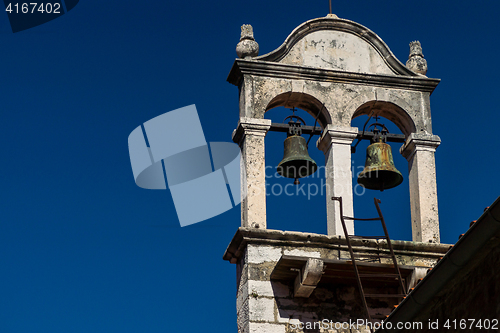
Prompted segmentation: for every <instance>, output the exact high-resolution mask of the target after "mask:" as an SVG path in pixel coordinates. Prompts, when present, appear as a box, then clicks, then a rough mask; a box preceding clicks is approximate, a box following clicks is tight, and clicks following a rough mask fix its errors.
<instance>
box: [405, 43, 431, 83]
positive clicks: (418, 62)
mask: <svg viewBox="0 0 500 333" xmlns="http://www.w3.org/2000/svg"><path fill="white" fill-rule="evenodd" d="M406 67H408V69H410V70H412V71H414V72H415V73H419V74H423V75H425V74H426V73H427V60H425V59H424V55H423V53H422V46H421V45H420V42H419V41H414V42H411V43H410V56H409V57H408V61H407V62H406Z"/></svg>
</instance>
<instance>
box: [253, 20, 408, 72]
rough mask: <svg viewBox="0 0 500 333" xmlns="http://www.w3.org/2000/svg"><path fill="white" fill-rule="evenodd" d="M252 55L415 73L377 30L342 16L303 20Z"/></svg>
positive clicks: (317, 65)
mask: <svg viewBox="0 0 500 333" xmlns="http://www.w3.org/2000/svg"><path fill="white" fill-rule="evenodd" d="M254 59H255V60H261V61H269V62H277V63H282V64H289V65H298V66H307V67H314V68H322V69H334V70H340V71H346V72H352V73H366V74H382V75H404V76H418V74H416V73H414V72H412V71H411V70H409V69H408V68H406V67H405V66H404V65H403V64H402V63H401V62H400V61H399V60H398V59H396V57H395V56H394V54H393V53H392V52H391V51H390V50H389V48H388V47H387V45H386V44H385V43H384V41H383V40H382V39H381V38H380V37H379V36H378V35H377V34H375V33H374V32H372V31H371V30H369V29H368V28H366V27H364V26H362V25H360V24H358V23H355V22H352V21H349V20H344V19H334V18H318V19H313V20H310V21H307V22H305V23H303V24H301V25H300V26H298V27H297V28H296V29H295V30H294V31H293V32H292V33H291V34H290V35H289V36H288V37H287V39H286V40H285V42H284V43H283V44H282V45H281V46H280V47H279V48H277V49H276V50H274V51H272V52H270V53H268V54H265V55H262V56H259V57H256V58H254Z"/></svg>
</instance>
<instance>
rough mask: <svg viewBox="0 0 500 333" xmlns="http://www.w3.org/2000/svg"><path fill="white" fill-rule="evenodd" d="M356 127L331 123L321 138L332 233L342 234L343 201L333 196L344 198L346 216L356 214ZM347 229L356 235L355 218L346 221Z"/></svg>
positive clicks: (328, 220) (328, 213)
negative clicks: (353, 165)
mask: <svg viewBox="0 0 500 333" xmlns="http://www.w3.org/2000/svg"><path fill="white" fill-rule="evenodd" d="M357 134H358V129H357V128H356V127H335V126H332V125H327V127H326V128H325V130H324V131H323V136H322V137H321V138H320V139H319V140H318V144H317V145H318V148H319V149H321V150H322V151H323V153H324V154H325V166H326V169H325V176H326V183H325V186H326V215H327V228H328V235H330V236H332V235H342V236H344V231H343V229H342V223H341V221H340V209H339V202H338V201H334V200H332V197H342V201H343V205H344V207H343V209H344V215H345V216H353V214H354V213H353V200H352V172H351V143H352V141H353V140H354V139H355V138H356V135H357ZM346 225H347V231H348V233H349V234H350V235H353V234H354V223H353V221H346Z"/></svg>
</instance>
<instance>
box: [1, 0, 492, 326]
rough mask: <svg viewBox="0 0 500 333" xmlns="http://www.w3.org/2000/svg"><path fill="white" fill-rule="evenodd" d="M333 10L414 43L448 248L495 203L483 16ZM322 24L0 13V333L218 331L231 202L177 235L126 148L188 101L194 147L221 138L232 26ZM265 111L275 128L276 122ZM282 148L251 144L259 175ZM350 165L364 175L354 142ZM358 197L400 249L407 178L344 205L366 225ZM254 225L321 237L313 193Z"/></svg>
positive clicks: (399, 9) (262, 14) (284, 29)
mask: <svg viewBox="0 0 500 333" xmlns="http://www.w3.org/2000/svg"><path fill="white" fill-rule="evenodd" d="M333 2H334V4H333V7H334V13H336V14H337V15H338V16H339V17H341V18H346V19H350V20H353V21H355V22H358V23H360V24H362V25H364V26H366V27H368V28H369V29H371V30H373V31H374V32H375V33H377V34H378V35H379V36H380V37H381V38H382V39H383V40H384V41H385V42H386V43H387V45H388V46H389V48H390V49H391V50H392V52H393V53H394V54H395V55H396V57H397V58H398V59H400V60H401V61H402V62H403V63H405V62H406V59H407V57H408V52H409V47H408V44H409V42H411V41H413V40H420V41H421V43H422V47H423V52H424V55H425V57H426V59H427V61H428V64H429V71H428V73H427V74H428V76H429V77H433V78H440V79H442V82H441V83H440V84H439V85H438V87H437V89H436V90H435V92H434V94H433V95H432V97H431V108H432V115H433V129H434V133H435V134H437V135H439V136H440V137H441V139H442V145H441V146H440V147H439V148H438V150H437V154H436V163H437V182H438V196H439V209H440V218H441V239H442V242H445V243H454V242H456V240H457V237H458V235H459V234H461V233H463V232H465V231H466V230H467V228H468V224H469V222H470V221H471V220H473V219H476V218H477V217H479V216H480V214H481V213H482V211H483V208H484V207H486V206H488V205H489V204H490V203H491V202H493V201H494V200H495V199H496V197H497V196H498V194H499V193H500V191H499V186H498V185H499V181H498V165H499V163H500V158H499V154H498V147H497V143H498V135H497V129H498V126H499V121H500V116H499V112H498V110H497V109H498V102H497V96H498V92H497V90H498V80H497V81H495V80H496V79H495V77H497V78H498V77H499V76H498V75H499V66H498V64H497V63H498V60H497V59H498V55H499V54H500V48H499V43H498V36H497V31H498V16H499V11H500V10H499V5H498V4H497V3H496V2H493V1H490V2H478V3H474V4H473V3H472V2H470V1H467V2H465V1H420V2H419V3H418V5H416V4H415V3H413V2H408V3H407V2H404V1H355V2H353V1H342V2H341V1H333ZM327 13H328V1H327V0H322V1H314V2H312V1H260V0H256V1H251V2H248V1H247V2H237V1H215V2H214V1H212V2H210V1H197V0H194V1H186V2H181V1H177V2H171V1H130V0H120V1H117V0H109V1H96V0H86V1H81V2H80V3H79V4H78V5H77V6H76V7H75V8H74V9H73V10H72V11H70V12H69V13H68V14H66V15H63V16H62V17H60V18H58V19H56V20H54V21H51V22H49V23H47V24H44V25H41V26H38V27H35V28H33V29H30V30H26V31H24V32H19V33H16V34H13V33H12V32H11V30H10V27H9V25H8V20H7V15H6V14H4V15H2V14H0V40H1V48H2V52H1V60H2V66H1V67H0V82H1V83H0V84H1V87H2V89H1V91H0V100H1V113H0V114H1V128H2V130H1V131H0V140H1V142H2V144H1V146H0V147H1V148H0V156H2V162H1V167H0V170H1V176H0V177H1V182H0V184H1V187H0V202H1V204H0V295H1V296H0V299H1V301H0V332H2V333H3V332H5V333H35V332H36V333H67V332H72V333H80V332H81V333H84V332H85V333H88V332H93V333H104V332H106V333H108V332H117V333H122V332H123V333H125V332H152V333H153V332H154V333H159V332H181V331H187V330H189V331H197V330H199V329H203V331H206V332H217V333H229V332H232V333H234V332H236V311H235V302H236V274H235V266H234V265H231V264H229V263H227V262H225V261H223V260H222V254H223V253H224V250H225V248H226V246H227V245H228V243H229V241H230V240H231V238H232V236H233V235H234V233H235V231H236V229H237V228H238V226H239V224H240V212H239V207H238V208H236V209H233V210H231V211H228V212H226V213H224V214H222V215H220V216H217V217H215V218H212V219H210V220H208V221H205V222H202V223H199V224H196V225H193V226H190V227H185V228H180V226H179V223H178V220H177V216H176V213H175V209H174V205H173V202H172V198H171V196H170V193H169V191H168V190H167V191H152V190H144V189H141V188H139V187H137V186H136V185H135V183H134V180H133V176H132V170H131V167H130V161H129V156H128V148H127V138H128V135H129V134H130V132H131V131H132V130H133V129H134V128H136V127H137V126H138V125H140V124H141V123H143V122H145V121H147V120H149V119H151V118H153V117H155V116H157V115H160V114H162V113H165V112H167V111H170V110H174V109H177V108H180V107H183V106H186V105H190V104H196V106H197V108H198V112H199V114H200V119H201V123H202V125H203V128H204V132H205V136H206V138H207V141H230V138H231V132H232V130H233V129H234V128H235V126H236V124H237V121H238V89H237V88H236V87H235V86H232V85H231V84H229V83H227V82H226V77H227V74H228V73H229V70H230V68H231V66H232V64H233V61H234V59H235V57H236V53H235V47H236V44H237V43H238V41H239V36H240V26H241V25H242V24H245V23H249V24H252V25H253V27H254V32H255V37H256V40H257V42H258V43H259V44H260V50H261V54H264V53H268V52H270V51H272V50H274V49H275V48H277V47H278V46H279V45H281V43H282V42H283V41H284V39H285V38H286V37H287V36H288V34H289V33H290V32H291V31H292V30H293V29H294V28H295V27H296V26H298V25H299V24H301V23H302V22H304V21H306V20H309V19H312V18H317V17H322V16H325V15H326V14H327ZM269 115H270V116H271V117H272V119H273V121H277V122H280V121H282V119H283V118H284V116H286V115H287V113H286V111H284V110H281V111H280V110H273V111H271V112H270V113H269ZM188 125H189V124H186V135H189V127H188ZM354 125H356V126H359V125H360V124H359V122H358V123H356V122H355V123H354ZM179 140H182V138H179ZM283 140H284V136H283V134H274V133H273V134H270V135H269V136H268V138H267V139H266V144H267V153H268V163H269V164H270V165H274V164H276V163H278V162H279V161H280V160H281V157H282V141H283ZM314 141H315V140H313V141H312V142H314ZM364 147H366V145H365V146H364ZM397 149H398V147H397V146H395V147H394V152H395V154H394V155H395V161H396V165H397V167H398V169H400V170H401V171H402V172H403V174H404V175H406V174H407V163H406V160H404V159H403V158H402V157H401V156H400V155H399V154H397V153H396V152H397ZM310 150H311V156H313V158H315V159H316V161H317V162H318V163H319V164H322V163H324V162H323V157H322V154H321V153H319V152H317V150H316V149H315V148H314V145H311V149H310ZM354 160H355V165H356V166H359V165H362V164H363V163H364V148H361V149H359V152H358V153H357V154H356V156H355V157H354ZM311 181H312V180H311ZM304 182H306V180H304ZM374 196H377V197H379V198H380V199H382V201H383V202H382V209H383V212H384V213H385V215H386V218H387V221H388V225H389V232H390V233H391V235H392V236H393V238H396V239H405V240H409V239H410V238H411V232H410V213H409V211H410V208H409V202H408V181H407V180H405V181H404V183H403V184H402V185H401V186H400V187H398V188H397V189H394V190H393V191H385V192H383V193H380V192H370V193H367V194H366V195H364V196H362V197H356V199H355V200H356V201H355V211H356V213H357V214H358V215H364V216H371V215H373V214H374V213H375V210H374V207H373V201H372V200H373V197H374ZM194 205H195V203H194ZM268 226H269V228H274V229H287V230H300V231H312V232H319V233H325V232H326V220H325V198H324V197H320V196H316V197H313V198H311V199H310V200H308V199H307V197H305V198H304V197H301V196H299V197H297V196H296V197H293V198H290V197H284V196H281V197H269V200H268ZM359 231H360V232H363V231H366V229H363V228H360V229H359Z"/></svg>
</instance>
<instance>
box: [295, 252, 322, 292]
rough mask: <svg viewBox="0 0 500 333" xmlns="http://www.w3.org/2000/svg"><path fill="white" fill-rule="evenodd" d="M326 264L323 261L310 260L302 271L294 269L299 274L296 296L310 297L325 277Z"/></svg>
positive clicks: (296, 278)
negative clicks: (322, 277)
mask: <svg viewBox="0 0 500 333" xmlns="http://www.w3.org/2000/svg"><path fill="white" fill-rule="evenodd" d="M323 269H324V262H323V260H321V259H316V258H308V259H307V262H306V264H305V265H304V267H303V268H302V269H297V268H295V269H293V268H292V270H296V271H297V272H298V274H297V276H296V277H295V287H294V296H295V297H309V296H311V294H312V292H313V291H314V289H316V287H317V286H318V283H319V281H320V280H321V276H322V275H323Z"/></svg>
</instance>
